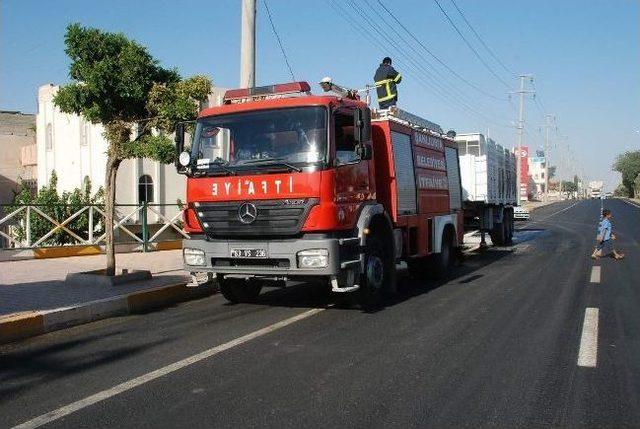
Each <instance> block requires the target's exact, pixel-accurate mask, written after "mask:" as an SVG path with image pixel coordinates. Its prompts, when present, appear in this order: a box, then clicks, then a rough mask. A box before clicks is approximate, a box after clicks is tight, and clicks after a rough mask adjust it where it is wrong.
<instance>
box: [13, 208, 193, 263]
mask: <svg viewBox="0 0 640 429" xmlns="http://www.w3.org/2000/svg"><path fill="white" fill-rule="evenodd" d="M182 209H183V206H182V205H180V204H147V203H142V204H116V206H115V215H114V219H113V226H112V227H113V229H114V235H115V237H116V243H117V244H121V243H134V244H138V245H139V246H140V250H142V251H145V252H146V251H147V250H149V249H150V248H151V247H152V246H151V245H153V244H155V243H159V242H161V241H166V240H170V239H181V238H183V237H184V238H188V235H187V234H186V233H185V232H184V231H182ZM0 216H2V218H1V219H0V248H1V249H33V248H42V247H53V246H72V245H101V244H104V243H105V238H106V235H107V234H106V232H105V213H104V204H90V205H74V206H72V205H68V204H0ZM150 217H155V221H152V222H150V221H149V219H150Z"/></svg>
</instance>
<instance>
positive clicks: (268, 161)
mask: <svg viewBox="0 0 640 429" xmlns="http://www.w3.org/2000/svg"><path fill="white" fill-rule="evenodd" d="M236 165H237V166H238V167H242V166H243V165H282V166H284V167H287V168H289V169H291V170H293V171H297V172H298V173H299V172H301V171H302V168H300V167H296V166H295V165H293V164H290V163H288V162H287V161H286V158H258V159H251V160H249V161H244V162H242V164H236Z"/></svg>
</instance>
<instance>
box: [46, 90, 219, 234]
mask: <svg viewBox="0 0 640 429" xmlns="http://www.w3.org/2000/svg"><path fill="white" fill-rule="evenodd" d="M58 89H59V87H58V86H54V85H53V84H49V85H44V86H41V87H40V88H39V89H38V114H37V119H36V124H37V126H36V129H37V156H38V186H39V187H42V186H45V185H47V184H48V183H49V179H50V178H51V175H52V173H53V171H54V170H55V172H56V175H57V176H58V191H59V192H62V191H71V190H73V189H75V188H79V187H80V186H81V185H82V183H83V181H84V179H85V177H88V178H89V179H90V180H91V183H92V190H93V192H95V191H96V190H97V189H98V187H100V186H104V183H105V170H106V162H107V155H106V152H107V147H108V143H107V141H106V139H105V138H104V136H103V132H104V128H103V126H102V125H100V124H92V123H90V122H88V121H86V120H85V119H83V118H82V117H81V116H78V115H72V114H67V113H63V112H61V111H60V109H58V108H57V107H56V106H55V105H54V104H53V97H54V95H55V94H56V92H57V91H58ZM224 92H225V90H224V89H222V88H215V89H214V90H213V91H212V93H211V94H210V96H209V100H208V105H209V106H214V105H219V104H221V103H222V98H223V96H224ZM185 191H186V179H185V177H184V176H182V175H179V174H177V173H176V170H175V166H174V165H173V164H168V165H167V164H161V163H160V162H157V161H153V160H150V159H128V160H125V161H124V162H122V164H120V167H119V169H118V177H117V182H116V202H117V204H139V203H141V202H143V201H147V202H148V203H152V204H168V205H170V206H162V207H158V208H157V210H158V211H160V212H161V213H162V214H164V215H165V216H170V217H172V216H173V215H175V214H176V213H177V212H178V205H177V202H178V200H180V201H185ZM129 211H131V210H129ZM119 212H120V213H123V212H126V209H124V208H123V209H121V210H119ZM138 220H139V219H138V218H137V217H134V218H132V221H134V222H135V221H138ZM160 220H161V219H160V217H159V216H158V215H154V214H153V213H152V214H151V215H150V218H149V222H157V221H160Z"/></svg>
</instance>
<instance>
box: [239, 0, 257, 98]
mask: <svg viewBox="0 0 640 429" xmlns="http://www.w3.org/2000/svg"><path fill="white" fill-rule="evenodd" d="M241 2H242V39H241V42H240V87H241V88H251V87H254V86H256V0H241Z"/></svg>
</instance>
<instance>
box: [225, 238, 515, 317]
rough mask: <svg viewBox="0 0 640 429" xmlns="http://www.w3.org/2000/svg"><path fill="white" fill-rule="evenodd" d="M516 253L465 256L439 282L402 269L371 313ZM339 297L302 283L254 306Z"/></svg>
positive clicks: (320, 303)
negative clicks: (394, 287)
mask: <svg viewBox="0 0 640 429" xmlns="http://www.w3.org/2000/svg"><path fill="white" fill-rule="evenodd" d="M512 254H514V250H513V249H510V248H509V249H504V248H491V249H490V250H488V251H485V252H481V253H474V254H471V255H468V256H465V258H464V261H463V262H462V263H460V264H459V265H458V266H455V267H454V268H453V269H452V270H451V272H450V274H449V276H448V277H447V278H445V279H443V280H438V281H435V280H427V279H419V278H413V277H411V276H410V275H409V273H408V271H406V270H399V271H398V293H397V295H395V296H394V297H392V298H389V299H387V300H385V302H384V303H383V304H382V305H381V306H380V307H379V308H376V309H375V310H368V311H367V312H377V311H382V310H384V309H385V308H388V307H392V306H395V305H397V304H400V303H402V302H404V301H406V300H409V299H411V298H413V297H415V296H419V295H423V294H427V293H429V292H431V291H433V290H435V289H437V288H439V287H441V286H444V285H447V284H470V283H473V282H475V281H476V280H478V279H480V278H481V277H483V276H482V275H481V274H476V275H472V274H473V273H474V272H476V271H478V270H479V269H481V268H484V267H486V266H488V265H490V264H493V263H494V262H497V261H499V260H501V259H502V258H504V257H506V256H509V255H512ZM339 299H340V296H338V295H336V294H332V293H331V292H329V290H328V287H327V285H326V284H320V283H299V284H294V285H292V286H288V287H286V288H281V289H266V290H265V291H263V293H262V294H261V295H260V297H259V299H258V300H257V302H256V303H255V304H252V305H267V306H275V307H291V308H322V307H327V306H330V305H333V304H335V303H336V302H338V301H339ZM227 305H233V304H227ZM345 307H347V308H348V309H350V310H354V309H357V308H356V307H355V306H354V307H349V306H345V305H344V303H341V305H340V308H345Z"/></svg>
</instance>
